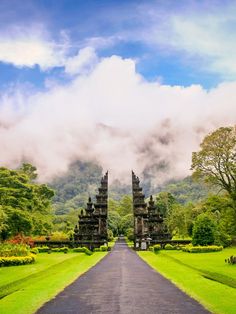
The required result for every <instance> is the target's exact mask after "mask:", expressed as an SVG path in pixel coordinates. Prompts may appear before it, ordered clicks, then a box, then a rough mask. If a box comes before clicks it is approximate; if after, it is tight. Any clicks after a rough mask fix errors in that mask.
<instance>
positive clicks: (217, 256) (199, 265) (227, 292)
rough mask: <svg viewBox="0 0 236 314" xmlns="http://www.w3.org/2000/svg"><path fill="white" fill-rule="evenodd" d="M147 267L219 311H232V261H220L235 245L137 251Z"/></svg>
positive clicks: (235, 273)
mask: <svg viewBox="0 0 236 314" xmlns="http://www.w3.org/2000/svg"><path fill="white" fill-rule="evenodd" d="M138 254H139V256H140V257H141V258H143V259H144V260H145V261H146V262H147V263H148V264H149V265H150V266H151V267H153V268H154V269H155V270H157V271H158V272H160V273H161V274H163V275H164V276H165V277H166V278H168V279H170V280H171V281H172V282H173V283H174V284H176V285H177V286H178V287H179V288H181V289H182V290H183V291H185V292H186V293H187V294H189V295H190V296H192V297H193V298H194V299H196V300H198V301H199V302H200V303H202V304H203V305H204V306H205V307H206V308H207V309H208V310H210V311H211V312H213V313H219V314H235V313H236V265H228V264H226V263H225V262H224V260H225V258H228V257H229V256H230V255H236V248H228V249H224V250H223V251H221V252H213V253H186V252H181V251H167V250H166V251H165V250H164V251H160V253H158V254H154V253H152V252H138Z"/></svg>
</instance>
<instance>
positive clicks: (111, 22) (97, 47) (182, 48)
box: [0, 0, 236, 89]
mask: <svg viewBox="0 0 236 314" xmlns="http://www.w3.org/2000/svg"><path fill="white" fill-rule="evenodd" d="M0 12H1V13H0V29H1V31H0V61H1V62H0V73H1V75H0V86H1V89H2V88H6V86H8V85H9V84H10V85H11V84H25V83H27V84H29V83H30V84H32V85H33V86H34V87H36V88H44V87H45V80H47V79H53V78H55V79H56V80H60V81H61V82H65V83H66V82H67V81H68V80H69V79H70V77H69V76H68V75H65V73H64V66H65V63H66V59H67V58H69V57H73V56H75V55H77V54H78V52H79V50H80V49H83V48H85V47H92V48H93V49H94V52H95V53H96V55H97V57H98V58H103V57H109V56H111V55H119V56H121V57H123V58H132V59H134V60H135V61H136V70H137V72H138V73H140V74H141V75H142V76H143V77H144V78H145V79H147V80H149V81H155V80H159V81H161V82H162V83H163V84H167V85H181V86H189V85H191V84H200V85H202V86H204V87H205V88H211V87H214V86H216V85H217V84H219V83H221V82H223V81H232V80H234V79H235V77H236V69H235V68H234V69H232V66H231V65H229V64H228V63H229V62H231V63H233V62H235V61H236V60H235V59H236V58H235V57H234V56H233V55H234V54H235V51H233V49H234V48H235V43H234V42H233V41H235V38H236V14H235V13H236V2H235V1H214V0H212V1H192V0H191V1H174V0H172V1H168V0H165V1H161V0H157V1H131V0H130V1H114V0H113V1H112V0H111V1H109V0H93V1H91V0H86V1H83V0H77V1H74V0H66V1H63V0H51V1H48V0H45V1H42V0H38V1H29V0H26V1H24V3H23V4H22V2H21V1H18V0H16V1H14V0H11V1H5V0H2V1H1V3H0ZM6 41H8V47H3V48H2V49H3V50H4V51H2V52H1V50H2V49H1V46H3V44H4V42H6ZM22 41H23V42H24V43H25V48H19V47H18V48H17V45H20V43H21V42H22ZM1 43H2V45H1ZM37 43H38V44H39V47H37V49H41V48H45V46H46V48H47V49H48V50H51V51H49V53H52V54H56V52H57V53H59V54H60V56H58V55H57V56H54V58H55V60H54V61H55V62H54V63H53V62H52V60H46V59H47V58H48V56H44V57H40V56H39V58H38V59H37V56H35V57H32V56H29V55H25V56H24V54H25V52H26V50H27V49H28V50H30V49H32V45H35V44H37ZM27 44H28V46H27ZM48 45H49V46H50V45H51V47H48ZM5 46H6V45H5ZM14 50H16V51H15V54H14V53H13V51H14ZM7 54H11V55H12V56H11V57H7V56H6V55H7ZM19 55H21V58H20V60H17V59H18V58H19ZM229 56H230V58H231V60H227V59H228V57H229ZM31 58H32V60H31V61H29V59H31ZM62 59H63V60H62ZM234 67H235V66H234Z"/></svg>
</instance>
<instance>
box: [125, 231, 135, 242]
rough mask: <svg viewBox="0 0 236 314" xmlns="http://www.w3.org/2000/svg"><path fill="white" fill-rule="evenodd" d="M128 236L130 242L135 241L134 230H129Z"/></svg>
mask: <svg viewBox="0 0 236 314" xmlns="http://www.w3.org/2000/svg"><path fill="white" fill-rule="evenodd" d="M126 236H127V238H128V240H129V241H134V228H129V229H128V230H127V231H126Z"/></svg>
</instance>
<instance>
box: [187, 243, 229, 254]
mask: <svg viewBox="0 0 236 314" xmlns="http://www.w3.org/2000/svg"><path fill="white" fill-rule="evenodd" d="M222 250H223V246H217V245H209V246H191V245H186V246H184V247H182V251H183V252H188V253H208V252H218V251H222Z"/></svg>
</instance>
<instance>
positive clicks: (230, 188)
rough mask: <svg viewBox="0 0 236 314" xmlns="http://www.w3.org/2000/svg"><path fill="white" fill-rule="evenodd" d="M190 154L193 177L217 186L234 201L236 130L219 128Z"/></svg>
mask: <svg viewBox="0 0 236 314" xmlns="http://www.w3.org/2000/svg"><path fill="white" fill-rule="evenodd" d="M200 147H201V150H200V151H199V152H193V154H192V167H191V169H192V170H194V176H195V177H198V178H199V177H203V178H204V179H205V180H206V181H207V182H210V183H212V184H213V185H216V186H219V187H220V188H221V189H223V190H225V191H227V192H228V194H229V195H230V197H231V198H232V199H233V200H235V201H236V128H235V127H221V128H219V129H217V130H216V131H214V132H212V133H210V134H209V135H207V136H206V137H205V138H204V140H203V142H202V143H201V145H200Z"/></svg>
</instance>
